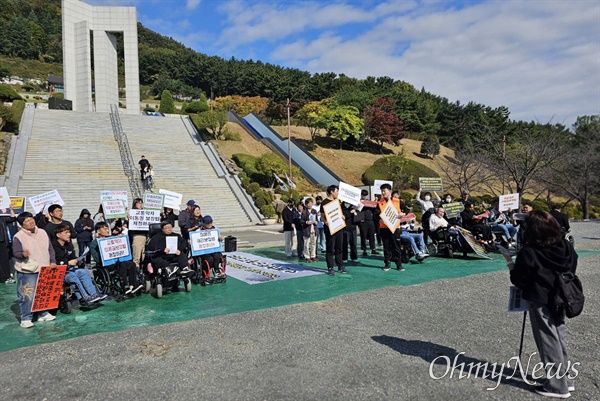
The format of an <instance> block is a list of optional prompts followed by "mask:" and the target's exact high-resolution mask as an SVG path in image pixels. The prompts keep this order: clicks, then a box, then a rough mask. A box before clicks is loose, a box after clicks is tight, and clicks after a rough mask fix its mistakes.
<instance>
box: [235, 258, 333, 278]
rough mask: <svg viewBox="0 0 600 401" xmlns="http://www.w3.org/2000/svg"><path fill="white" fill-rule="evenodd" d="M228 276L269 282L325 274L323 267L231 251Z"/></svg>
mask: <svg viewBox="0 0 600 401" xmlns="http://www.w3.org/2000/svg"><path fill="white" fill-rule="evenodd" d="M226 269H227V276H228V277H233V278H235V279H237V280H240V281H243V282H245V283H247V284H260V283H269V282H271V281H276V280H285V279H290V278H299V277H307V276H314V275H317V274H324V273H325V272H324V271H323V270H322V269H315V268H311V267H308V266H302V265H298V264H294V263H288V262H282V261H281V260H276V259H271V258H265V257H262V256H257V255H252V254H249V253H246V252H229V253H228V254H227V267H226Z"/></svg>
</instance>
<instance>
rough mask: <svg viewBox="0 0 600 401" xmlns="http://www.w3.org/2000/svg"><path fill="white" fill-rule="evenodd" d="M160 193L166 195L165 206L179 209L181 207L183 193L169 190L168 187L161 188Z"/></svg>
mask: <svg viewBox="0 0 600 401" xmlns="http://www.w3.org/2000/svg"><path fill="white" fill-rule="evenodd" d="M158 193H161V194H164V195H165V201H164V203H163V206H164V207H168V208H171V209H173V210H179V209H180V208H181V202H182V201H183V195H182V194H178V193H177V192H172V191H167V190H166V189H159V190H158Z"/></svg>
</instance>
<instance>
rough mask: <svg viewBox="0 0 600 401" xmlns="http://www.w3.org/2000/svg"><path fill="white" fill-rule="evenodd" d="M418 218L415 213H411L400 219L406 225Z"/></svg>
mask: <svg viewBox="0 0 600 401" xmlns="http://www.w3.org/2000/svg"><path fill="white" fill-rule="evenodd" d="M416 218H417V216H415V214H414V213H409V214H407V215H405V216H402V217H400V222H401V223H404V222H406V221H411V220H414V219H416Z"/></svg>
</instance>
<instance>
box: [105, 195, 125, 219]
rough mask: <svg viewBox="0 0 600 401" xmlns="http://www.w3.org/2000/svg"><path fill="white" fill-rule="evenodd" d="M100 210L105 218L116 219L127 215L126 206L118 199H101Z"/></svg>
mask: <svg viewBox="0 0 600 401" xmlns="http://www.w3.org/2000/svg"><path fill="white" fill-rule="evenodd" d="M102 210H103V211H104V218H106V219H117V218H119V217H125V216H127V206H126V205H125V203H124V202H123V201H122V200H119V199H117V200H105V201H102Z"/></svg>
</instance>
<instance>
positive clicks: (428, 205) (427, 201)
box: [415, 188, 442, 213]
mask: <svg viewBox="0 0 600 401" xmlns="http://www.w3.org/2000/svg"><path fill="white" fill-rule="evenodd" d="M433 194H434V195H435V198H436V199H433V200H432V199H431V192H429V191H427V192H425V198H424V199H423V200H421V188H419V192H417V196H416V197H415V200H416V201H417V202H418V203H419V205H421V212H422V213H425V212H426V211H428V210H429V209H432V208H433V207H435V205H437V204H439V203H440V202H441V201H442V198H440V196H439V195H438V194H437V192H435V191H433Z"/></svg>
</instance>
